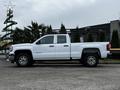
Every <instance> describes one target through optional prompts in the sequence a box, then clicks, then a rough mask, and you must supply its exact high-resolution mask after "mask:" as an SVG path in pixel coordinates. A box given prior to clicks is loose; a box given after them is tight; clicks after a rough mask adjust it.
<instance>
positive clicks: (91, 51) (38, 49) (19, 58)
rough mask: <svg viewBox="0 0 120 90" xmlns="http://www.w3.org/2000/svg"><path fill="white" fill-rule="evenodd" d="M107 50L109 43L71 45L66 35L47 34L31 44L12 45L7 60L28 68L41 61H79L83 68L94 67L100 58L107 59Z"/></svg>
mask: <svg viewBox="0 0 120 90" xmlns="http://www.w3.org/2000/svg"><path fill="white" fill-rule="evenodd" d="M109 49H110V45H109V42H86V43H80V42H79V43H71V40H70V37H69V35H68V34H49V35H45V36H43V37H41V38H39V39H38V40H36V41H35V42H34V43H32V44H30V43H26V44H15V45H12V46H11V47H10V50H9V60H10V61H11V62H12V63H14V62H15V63H16V64H17V66H30V65H33V64H34V62H35V61H41V60H42V61H43V60H47V61H48V60H49V61H58V60H79V61H80V62H81V64H83V65H85V66H89V67H95V66H97V65H98V63H99V59H100V58H107V55H108V54H109V53H110V52H109Z"/></svg>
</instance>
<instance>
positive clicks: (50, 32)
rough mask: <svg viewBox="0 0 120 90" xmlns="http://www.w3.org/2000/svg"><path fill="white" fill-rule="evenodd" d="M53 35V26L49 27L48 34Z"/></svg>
mask: <svg viewBox="0 0 120 90" xmlns="http://www.w3.org/2000/svg"><path fill="white" fill-rule="evenodd" d="M52 33H53V31H52V26H51V25H50V26H48V27H47V34H52Z"/></svg>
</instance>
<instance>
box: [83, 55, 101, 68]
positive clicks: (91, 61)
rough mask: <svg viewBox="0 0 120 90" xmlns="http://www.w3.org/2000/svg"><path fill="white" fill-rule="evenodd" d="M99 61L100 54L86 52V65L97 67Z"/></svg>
mask: <svg viewBox="0 0 120 90" xmlns="http://www.w3.org/2000/svg"><path fill="white" fill-rule="evenodd" d="M98 63H99V59H98V55H96V54H86V55H85V57H84V65H85V66H88V67H96V66H97V64H98Z"/></svg>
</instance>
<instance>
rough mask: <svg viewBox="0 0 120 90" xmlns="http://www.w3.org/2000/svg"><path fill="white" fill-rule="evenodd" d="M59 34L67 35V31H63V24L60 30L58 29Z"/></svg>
mask: <svg viewBox="0 0 120 90" xmlns="http://www.w3.org/2000/svg"><path fill="white" fill-rule="evenodd" d="M59 33H60V34H67V31H66V29H65V26H64V25H63V24H61V28H60V31H59Z"/></svg>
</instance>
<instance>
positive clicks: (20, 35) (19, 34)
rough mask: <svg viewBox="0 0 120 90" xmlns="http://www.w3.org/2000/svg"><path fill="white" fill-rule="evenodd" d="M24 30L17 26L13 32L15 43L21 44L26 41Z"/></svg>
mask: <svg viewBox="0 0 120 90" xmlns="http://www.w3.org/2000/svg"><path fill="white" fill-rule="evenodd" d="M24 34H25V33H24V31H23V30H22V29H20V28H16V29H15V30H14V33H13V43H14V44H19V43H24V42H25V37H24V36H25V35H24Z"/></svg>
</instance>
